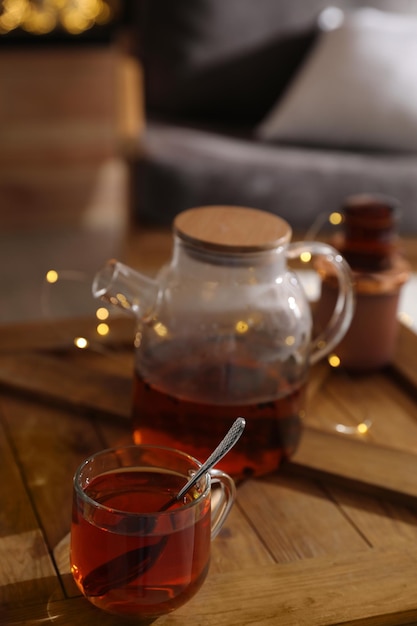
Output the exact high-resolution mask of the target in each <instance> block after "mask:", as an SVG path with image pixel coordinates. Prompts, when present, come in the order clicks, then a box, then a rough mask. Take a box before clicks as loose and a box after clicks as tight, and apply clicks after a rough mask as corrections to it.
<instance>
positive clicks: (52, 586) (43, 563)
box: [0, 415, 63, 614]
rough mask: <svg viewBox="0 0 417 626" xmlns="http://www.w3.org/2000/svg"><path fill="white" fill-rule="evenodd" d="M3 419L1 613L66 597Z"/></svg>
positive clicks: (0, 443)
mask: <svg viewBox="0 0 417 626" xmlns="http://www.w3.org/2000/svg"><path fill="white" fill-rule="evenodd" d="M1 422H2V423H0V468H1V471H0V475H1V476H2V480H1V481H0V500H1V502H2V506H1V513H0V614H1V607H3V609H4V608H5V607H7V606H13V605H16V604H18V603H22V602H25V603H31V602H35V601H37V602H39V601H42V600H43V601H47V599H48V598H49V597H50V596H51V594H52V593H57V597H60V598H62V597H63V596H62V589H61V585H60V583H59V581H58V579H57V576H56V571H55V568H54V565H53V562H52V559H51V557H50V553H49V551H48V547H47V545H46V543H45V541H44V538H43V533H42V530H41V528H40V527H39V525H38V520H37V517H36V514H35V511H34V509H33V507H32V504H31V501H30V498H29V497H28V492H27V485H25V483H24V482H23V479H22V475H21V471H20V468H19V467H18V465H17V462H16V460H15V458H14V455H13V451H12V449H11V447H10V444H9V442H8V440H7V438H6V435H5V431H4V427H3V422H4V416H3V415H2V416H1Z"/></svg>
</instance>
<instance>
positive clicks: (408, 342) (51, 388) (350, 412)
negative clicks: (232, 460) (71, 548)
mask: <svg viewBox="0 0 417 626" xmlns="http://www.w3.org/2000/svg"><path fill="white" fill-rule="evenodd" d="M110 328H111V332H110V334H109V335H108V336H107V337H106V338H105V339H96V338H95V331H94V323H93V322H92V321H91V320H69V321H62V322H55V323H50V322H48V323H36V324H29V325H24V326H14V327H7V328H6V327H4V328H0V467H1V478H2V480H1V481H0V497H1V502H2V506H1V508H0V624H2V625H3V624H5V625H9V626H12V625H13V626H18V625H19V626H23V625H25V626H26V625H28V624H29V625H33V626H35V624H36V625H39V624H48V623H51V624H52V623H53V624H58V625H65V626H70V625H71V626H78V625H79V626H89V625H90V624H91V625H94V626H95V625H96V624H98V623H100V624H102V625H103V626H106V625H109V626H113V625H116V624H117V625H119V624H120V623H121V622H120V620H119V619H117V618H114V617H112V616H108V615H105V614H102V613H100V612H99V611H98V610H97V609H95V608H94V607H92V606H90V604H89V603H88V602H87V601H86V600H84V599H83V598H82V597H80V595H79V593H78V591H77V589H76V587H75V584H74V583H73V581H72V578H71V575H70V572H69V563H68V531H69V527H70V509H71V488H72V485H71V478H72V475H73V472H74V470H75V469H76V467H77V465H78V464H79V463H80V462H81V460H83V459H84V458H85V457H86V456H88V455H89V454H91V453H93V452H95V451H97V450H99V449H101V448H103V447H105V446H108V445H113V444H117V443H127V442H130V437H131V435H130V424H129V404H130V385H131V374H132V367H133V360H132V349H131V343H132V341H131V340H132V339H133V327H132V322H131V321H130V320H129V319H124V318H122V319H120V318H117V319H115V320H111V322H110ZM76 336H86V337H87V336H88V338H89V340H90V348H89V349H88V350H79V349H77V348H76V347H75V346H74V337H76ZM416 371H417V336H415V335H414V334H413V333H412V332H411V331H408V330H406V329H405V328H402V329H401V334H400V339H399V344H398V351H397V355H396V359H395V362H394V364H393V366H392V368H389V369H387V370H385V371H382V372H378V373H375V374H371V375H366V376H360V377H352V376H348V375H347V374H345V373H343V372H338V371H334V370H331V369H330V368H329V367H328V366H327V365H326V364H324V363H322V364H319V366H317V367H316V368H314V370H312V372H311V380H310V385H309V402H308V414H307V417H306V424H305V429H304V435H303V438H302V442H301V445H300V447H299V449H298V451H297V453H296V454H295V456H294V457H293V459H292V461H291V462H290V463H288V464H286V466H285V467H282V468H281V470H280V471H278V472H276V473H275V474H273V475H270V476H267V477H264V478H262V479H258V480H249V481H246V482H244V483H243V484H241V485H240V486H239V488H238V500H237V503H236V506H235V507H234V509H233V511H232V514H231V516H230V518H229V519H228V521H227V522H226V525H225V527H224V529H223V530H222V532H221V533H220V535H219V537H218V538H217V539H216V540H215V542H214V543H213V548H212V564H211V570H210V574H209V577H208V580H207V581H206V583H205V584H204V586H203V588H202V589H201V591H200V592H199V593H198V594H197V596H196V597H195V598H194V599H192V600H191V601H190V602H189V603H188V605H186V606H185V607H183V608H182V609H179V610H178V611H176V612H174V613H173V614H172V615H169V616H166V617H163V618H160V619H158V620H156V622H155V624H161V625H162V624H177V625H181V626H187V625H188V624H190V625H191V624H192V625H193V626H195V625H200V624H201V625H202V626H214V625H216V626H221V625H224V626H233V625H236V626H237V625H239V626H242V625H246V624H265V625H271V626H272V625H275V624H283V625H287V624H288V625H305V626H314V625H316V624H317V625H333V624H355V625H358V624H361V625H362V624H366V625H371V624H384V625H393V624H412V623H417V576H416V570H417V391H416V388H417V381H416V373H415V372H416ZM365 419H371V420H372V426H371V428H370V430H369V432H368V433H367V434H366V435H346V434H340V433H338V432H337V431H336V428H335V427H336V425H337V424H338V423H339V424H343V425H345V426H350V427H352V428H354V427H355V426H356V425H357V424H358V423H359V422H361V421H363V420H365Z"/></svg>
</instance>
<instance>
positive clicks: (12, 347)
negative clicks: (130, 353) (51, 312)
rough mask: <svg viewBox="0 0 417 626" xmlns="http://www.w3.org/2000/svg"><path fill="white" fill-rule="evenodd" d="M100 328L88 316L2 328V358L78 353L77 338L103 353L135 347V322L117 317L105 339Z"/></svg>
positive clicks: (111, 323)
mask: <svg viewBox="0 0 417 626" xmlns="http://www.w3.org/2000/svg"><path fill="white" fill-rule="evenodd" d="M98 306H100V305H99V303H98V304H97V307H98ZM97 324H98V320H97V319H96V318H94V317H91V316H88V317H79V318H71V319H60V320H49V319H47V320H40V321H33V322H25V323H18V324H7V325H0V354H2V353H9V352H13V353H14V354H16V353H18V352H30V351H31V350H70V349H74V339H75V338H76V337H85V338H86V339H87V340H88V341H89V343H90V344H91V345H92V346H93V347H96V349H97V350H100V346H121V345H126V346H132V347H133V339H134V328H135V320H134V319H133V318H131V317H129V316H127V315H126V316H118V315H115V314H113V315H112V316H111V318H110V319H109V321H108V325H109V328H110V332H109V334H108V335H105V336H100V335H98V334H97Z"/></svg>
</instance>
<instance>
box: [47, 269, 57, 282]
mask: <svg viewBox="0 0 417 626" xmlns="http://www.w3.org/2000/svg"><path fill="white" fill-rule="evenodd" d="M58 278H59V275H58V272H57V271H56V270H49V271H48V272H46V276H45V280H46V282H48V283H51V284H53V283H56V282H57V280H58Z"/></svg>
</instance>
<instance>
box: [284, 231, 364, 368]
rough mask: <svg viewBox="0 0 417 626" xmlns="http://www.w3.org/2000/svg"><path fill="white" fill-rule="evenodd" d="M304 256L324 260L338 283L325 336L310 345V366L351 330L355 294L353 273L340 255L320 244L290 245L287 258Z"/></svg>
mask: <svg viewBox="0 0 417 626" xmlns="http://www.w3.org/2000/svg"><path fill="white" fill-rule="evenodd" d="M305 253H308V254H311V255H312V256H321V257H324V258H325V259H326V261H327V262H328V263H330V264H331V265H332V266H333V268H334V270H335V273H336V277H337V280H338V283H339V293H338V296H337V300H336V304H335V307H334V311H333V314H332V317H331V318H330V320H329V323H328V324H327V326H326V328H325V329H324V330H323V332H322V333H320V334H319V335H318V336H317V337H315V338H313V340H312V343H311V348H312V349H311V354H310V362H311V363H316V362H317V361H319V360H320V359H321V358H322V357H324V356H325V355H326V354H328V353H329V352H330V350H332V348H334V347H335V346H336V345H337V344H338V343H339V341H340V340H341V339H342V337H343V336H344V334H345V333H346V331H347V329H348V328H349V325H350V322H351V320H352V316H353V310H354V294H353V289H352V278H351V271H350V268H349V265H348V263H347V262H346V261H345V259H344V258H343V257H342V255H341V254H340V252H338V251H337V250H336V249H335V248H333V247H332V246H329V245H328V244H325V243H321V242H317V241H296V242H294V243H290V244H289V245H288V248H287V257H288V258H290V259H296V258H302V255H303V254H305Z"/></svg>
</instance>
